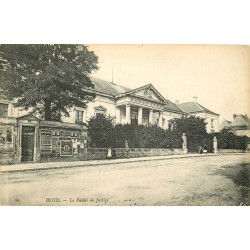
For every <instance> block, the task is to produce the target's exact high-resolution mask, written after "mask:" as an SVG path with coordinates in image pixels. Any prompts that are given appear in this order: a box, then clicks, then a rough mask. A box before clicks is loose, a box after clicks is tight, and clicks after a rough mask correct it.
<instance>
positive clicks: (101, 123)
mask: <svg viewBox="0 0 250 250" xmlns="http://www.w3.org/2000/svg"><path fill="white" fill-rule="evenodd" d="M113 127H114V123H113V119H112V118H111V117H106V116H104V115H102V114H97V115H96V116H93V117H91V118H90V120H89V122H88V137H89V140H90V142H89V143H90V145H89V146H91V147H97V148H106V147H111V146H112V145H111V144H112V138H113Z"/></svg>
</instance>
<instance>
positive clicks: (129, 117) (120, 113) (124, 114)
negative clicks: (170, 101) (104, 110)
mask: <svg viewBox="0 0 250 250" xmlns="http://www.w3.org/2000/svg"><path fill="white" fill-rule="evenodd" d="M164 103H165V99H163V97H162V96H160V94H158V93H157V91H156V90H155V89H154V88H153V86H152V85H151V84H150V85H147V86H146V87H145V86H144V87H143V88H140V89H137V90H135V91H133V92H128V93H124V94H122V95H120V96H118V98H117V100H116V123H120V124H131V123H133V124H138V125H140V124H142V125H149V124H157V125H159V126H160V127H163V110H164Z"/></svg>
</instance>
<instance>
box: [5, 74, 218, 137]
mask: <svg viewBox="0 0 250 250" xmlns="http://www.w3.org/2000/svg"><path fill="white" fill-rule="evenodd" d="M92 82H93V83H94V86H95V87H94V89H89V90H88V91H90V92H94V93H95V94H96V98H95V99H94V101H93V102H89V103H88V104H87V107H86V108H80V107H75V108H73V109H72V110H70V111H69V114H70V115H69V117H65V116H62V118H61V119H62V122H65V123H87V122H88V120H89V119H90V118H91V117H92V116H94V115H96V114H98V113H101V114H104V115H108V116H111V117H113V118H114V120H115V122H116V123H120V124H126V123H128V124H131V123H133V124H143V125H149V124H157V125H158V126H160V127H161V128H164V129H168V128H169V124H168V122H169V120H171V119H173V118H181V117H182V116H183V115H194V116H199V117H202V118H205V121H206V122H207V132H209V133H210V132H218V131H219V114H216V113H214V112H212V111H210V110H209V109H207V108H205V107H204V106H202V105H201V104H199V103H197V100H196V99H194V101H193V102H187V103H181V104H178V103H174V102H172V101H170V100H168V99H165V98H164V97H163V96H162V95H161V94H160V93H159V92H158V91H157V90H156V88H155V87H154V86H153V85H152V84H147V85H144V86H142V87H139V88H136V89H130V88H127V87H124V86H121V85H118V84H115V83H112V82H109V81H104V80H100V79H97V78H92ZM30 111H32V110H31V109H30V110H28V111H26V110H23V109H22V108H17V107H15V105H14V103H13V102H11V101H9V100H6V99H4V98H1V97H0V117H2V118H7V117H9V118H16V117H22V116H24V115H27V114H28V113H29V112H30Z"/></svg>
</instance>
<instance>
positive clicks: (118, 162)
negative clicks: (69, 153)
mask: <svg viewBox="0 0 250 250" xmlns="http://www.w3.org/2000/svg"><path fill="white" fill-rule="evenodd" d="M244 154H246V153H228V154H226V153H224V154H223V153H221V154H207V155H204V154H202V155H201V154H197V155H182V156H181V157H169V158H166V157H165V158H164V156H162V157H161V158H159V159H155V158H154V159H152V158H150V157H149V158H148V159H147V158H143V159H140V158H141V157H137V158H129V159H131V160H129V161H119V160H118V161H116V160H110V161H108V160H107V162H97V163H89V164H86V165H84V164H83V165H78V164H77V165H65V166H57V167H53V166H52V167H47V168H46V167H41V168H26V169H12V170H11V169H10V170H1V168H0V173H13V172H25V171H40V170H43V171H44V170H53V169H64V168H65V169H66V168H80V167H81V168H84V167H92V166H105V165H114V164H122V163H125V164H126V163H133V162H146V161H155V160H157V161H159V160H172V159H183V158H195V157H208V156H220V155H244ZM58 163H60V162H58Z"/></svg>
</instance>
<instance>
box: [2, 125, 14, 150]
mask: <svg viewBox="0 0 250 250" xmlns="http://www.w3.org/2000/svg"><path fill="white" fill-rule="evenodd" d="M0 146H12V128H11V127H10V126H0Z"/></svg>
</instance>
